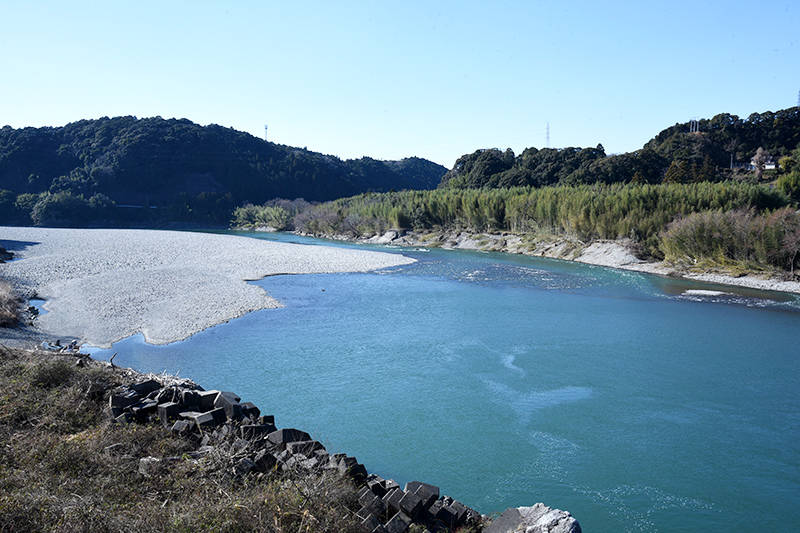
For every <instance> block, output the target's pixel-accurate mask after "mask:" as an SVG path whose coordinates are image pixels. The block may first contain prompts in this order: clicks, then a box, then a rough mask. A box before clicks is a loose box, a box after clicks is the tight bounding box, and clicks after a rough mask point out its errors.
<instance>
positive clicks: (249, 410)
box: [241, 402, 275, 424]
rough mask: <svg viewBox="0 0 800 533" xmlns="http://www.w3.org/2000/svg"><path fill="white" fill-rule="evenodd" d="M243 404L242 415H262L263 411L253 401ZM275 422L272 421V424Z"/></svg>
mask: <svg viewBox="0 0 800 533" xmlns="http://www.w3.org/2000/svg"><path fill="white" fill-rule="evenodd" d="M241 406H242V416H246V417H248V418H258V417H259V416H261V411H260V410H259V409H258V407H256V406H255V405H254V404H253V403H252V402H244V403H243V404H241ZM273 418H274V417H273ZM274 423H275V421H274V420H273V421H272V422H270V424H274Z"/></svg>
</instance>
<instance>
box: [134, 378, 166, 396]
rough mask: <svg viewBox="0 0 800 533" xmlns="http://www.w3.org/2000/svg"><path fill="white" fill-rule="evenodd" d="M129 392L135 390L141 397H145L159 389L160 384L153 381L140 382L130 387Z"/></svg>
mask: <svg viewBox="0 0 800 533" xmlns="http://www.w3.org/2000/svg"><path fill="white" fill-rule="evenodd" d="M130 388H131V390H135V391H136V392H137V393H139V394H140V395H142V396H147V395H148V394H150V393H151V392H153V391H157V390H158V389H160V388H161V383H159V382H158V381H156V380H154V379H148V380H147V381H142V382H141V383H136V384H134V385H131V386H130Z"/></svg>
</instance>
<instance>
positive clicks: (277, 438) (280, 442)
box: [267, 428, 311, 450]
mask: <svg viewBox="0 0 800 533" xmlns="http://www.w3.org/2000/svg"><path fill="white" fill-rule="evenodd" d="M267 440H268V441H269V442H270V443H271V444H273V445H274V446H276V447H277V448H279V449H280V450H285V449H286V444H288V443H290V442H300V441H304V440H311V435H309V434H308V433H306V432H305V431H300V430H299V429H293V428H284V429H279V430H277V431H273V432H272V433H270V434H269V435H267Z"/></svg>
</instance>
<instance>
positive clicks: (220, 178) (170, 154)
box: [0, 116, 447, 223]
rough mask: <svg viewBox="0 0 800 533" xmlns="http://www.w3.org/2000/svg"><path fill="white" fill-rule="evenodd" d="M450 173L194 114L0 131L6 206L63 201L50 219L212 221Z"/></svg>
mask: <svg viewBox="0 0 800 533" xmlns="http://www.w3.org/2000/svg"><path fill="white" fill-rule="evenodd" d="M446 171H447V169H446V168H445V167H443V166H441V165H438V164H436V163H433V162H431V161H427V160H425V159H419V158H415V157H412V158H408V159H403V160H401V161H378V160H374V159H370V158H368V157H364V158H361V159H354V160H346V161H343V160H341V159H339V158H337V157H334V156H329V155H323V154H320V153H316V152H311V151H308V150H305V149H301V148H293V147H290V146H283V145H278V144H274V143H271V142H266V141H264V140H263V139H259V138H257V137H254V136H252V135H250V134H248V133H243V132H240V131H236V130H233V129H230V128H224V127H222V126H217V125H213V124H212V125H209V126H200V125H198V124H195V123H193V122H191V121H189V120H186V119H180V120H178V119H169V120H166V119H162V118H161V117H154V118H143V119H138V118H136V117H130V116H128V117H115V118H105V117H104V118H101V119H98V120H81V121H79V122H74V123H71V124H67V125H66V126H64V127H57V128H55V127H45V128H24V129H14V128H11V127H10V126H6V127H4V128H2V129H0V204H4V202H5V204H4V205H5V206H6V207H8V206H9V205H14V206H15V208H16V209H17V211H18V212H17V215H19V214H20V212H24V211H26V210H31V212H32V208H33V206H34V205H36V203H40V207H42V205H41V202H42V201H44V200H46V201H48V202H50V203H51V204H53V206H55V207H59V209H49V211H50V213H49V214H48V212H47V211H48V209H44V211H45V212H43V213H39V215H41V217H44V218H45V219H46V218H47V217H49V216H51V215H52V217H55V218H54V219H53V220H51V222H57V220H55V219H58V218H59V217H61V218H64V219H70V218H71V217H72V215H73V214H74V213H68V212H66V211H69V208H68V207H66V206H67V204H69V203H70V202H71V203H73V204H75V205H79V204H80V205H82V206H83V208H92V209H94V208H102V207H104V206H105V207H108V206H110V205H114V204H116V205H117V206H120V205H136V206H151V207H152V206H157V207H159V208H167V207H169V208H170V209H171V210H172V213H171V214H172V216H171V217H170V218H171V219H175V218H181V217H183V218H192V216H190V214H191V212H192V211H195V216H194V218H198V219H202V218H204V217H205V218H206V219H207V218H208V217H207V216H206V215H209V216H210V211H216V212H218V214H219V216H220V217H222V213H223V212H225V213H226V215H225V216H227V215H229V213H230V211H231V209H232V208H233V207H235V206H236V205H241V204H242V203H244V202H252V203H257V204H260V203H263V202H265V201H267V200H270V199H272V198H276V197H283V198H305V199H306V200H310V201H324V200H333V199H335V198H340V197H343V196H352V195H355V194H359V193H362V192H367V191H376V192H383V191H390V190H392V189H395V190H400V189H432V188H435V187H436V186H437V184H438V183H439V181H440V179H441V177H442V176H443V175H444V174H445V172H446ZM20 196H21V197H20ZM56 196H58V197H59V198H60V200H58V201H56V200H57V199H56ZM93 198H94V202H93V203H92V204H89V202H90V200H91V199H93ZM12 199H13V200H14V201H13V202H12V203H11V204H9V202H11V201H12ZM80 200H82V201H83V203H82V202H81V201H80ZM76 202H77V203H76ZM0 207H2V205H0ZM45 207H46V206H45ZM61 208H64V209H61ZM65 210H66V211H65ZM0 211H2V209H0ZM40 211H42V209H40ZM181 211H183V213H181ZM200 211H205V212H206V213H205V214H204V215H202V216H201V214H200V213H199V212H200ZM105 213H106V216H110V215H111V214H113V213H119V209H117V210H116V211H114V210H109V209H106V210H105ZM94 215H99V213H95V214H94ZM9 217H10V212H9V210H8V209H5V213H0V218H4V219H6V220H5V222H8V218H9ZM52 217H51V218H52ZM212 218H213V217H212ZM226 221H227V220H226ZM0 222H2V221H0ZM34 222H38V223H47V220H38V221H37V220H34ZM22 223H24V221H22Z"/></svg>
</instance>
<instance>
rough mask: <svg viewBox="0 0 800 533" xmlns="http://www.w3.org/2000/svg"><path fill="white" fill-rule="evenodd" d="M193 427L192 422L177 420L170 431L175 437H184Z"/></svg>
mask: <svg viewBox="0 0 800 533" xmlns="http://www.w3.org/2000/svg"><path fill="white" fill-rule="evenodd" d="M194 427H195V423H194V420H178V421H176V422H175V423H174V424H172V429H170V431H171V432H172V433H174V434H177V435H186V434H187V433H190V432H191V431H192V429H194Z"/></svg>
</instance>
